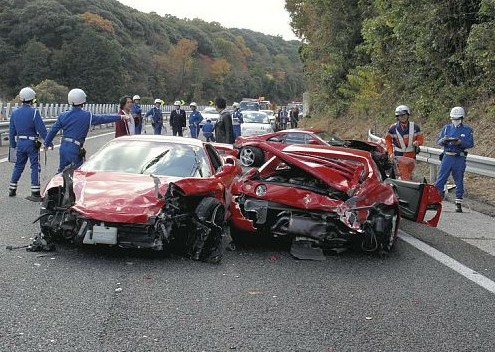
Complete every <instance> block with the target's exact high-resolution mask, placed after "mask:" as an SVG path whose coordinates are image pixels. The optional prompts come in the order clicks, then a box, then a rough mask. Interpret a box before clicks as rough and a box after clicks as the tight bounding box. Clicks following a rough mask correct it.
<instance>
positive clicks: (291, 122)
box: [276, 106, 299, 130]
mask: <svg viewBox="0 0 495 352" xmlns="http://www.w3.org/2000/svg"><path fill="white" fill-rule="evenodd" d="M276 122H277V128H278V129H279V130H285V129H287V127H288V126H290V128H297V125H298V124H299V108H298V107H297V106H294V107H293V108H291V109H290V111H289V110H287V107H286V106H284V107H283V108H280V109H279V110H278V113H277V116H276Z"/></svg>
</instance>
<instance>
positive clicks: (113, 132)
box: [0, 131, 115, 164]
mask: <svg viewBox="0 0 495 352" xmlns="http://www.w3.org/2000/svg"><path fill="white" fill-rule="evenodd" d="M111 134H115V131H112V132H107V133H102V134H98V135H96V136H91V137H87V138H86V140H88V139H94V138H98V137H103V136H108V135H111ZM58 147H60V144H57V145H55V146H54V148H58ZM7 161H8V158H3V159H0V164H1V163H6V162H7Z"/></svg>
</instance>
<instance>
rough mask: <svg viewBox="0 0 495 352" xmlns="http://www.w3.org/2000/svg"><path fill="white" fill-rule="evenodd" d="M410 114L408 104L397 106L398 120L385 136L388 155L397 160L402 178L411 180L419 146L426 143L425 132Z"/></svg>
mask: <svg viewBox="0 0 495 352" xmlns="http://www.w3.org/2000/svg"><path fill="white" fill-rule="evenodd" d="M410 115H411V110H410V109H409V107H408V106H407V105H399V106H397V107H396V108H395V118H396V119H397V122H395V123H394V124H392V125H391V126H390V127H389V129H388V131H387V134H386V136H385V144H386V146H387V152H388V155H389V157H390V159H391V160H392V161H393V162H397V168H398V171H399V174H400V178H401V179H402V180H411V178H412V173H413V171H414V168H415V166H416V163H415V160H416V154H418V153H419V146H421V145H423V143H424V136H423V132H421V129H420V128H419V126H418V125H417V124H416V123H414V122H412V121H409V116H410ZM400 157H406V158H410V159H412V160H408V159H404V158H400ZM409 161H410V162H409ZM396 176H397V175H396Z"/></svg>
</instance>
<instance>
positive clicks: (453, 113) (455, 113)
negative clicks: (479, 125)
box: [450, 106, 466, 120]
mask: <svg viewBox="0 0 495 352" xmlns="http://www.w3.org/2000/svg"><path fill="white" fill-rule="evenodd" d="M464 117H466V112H465V111H464V108H462V107H461V106H456V107H455V108H452V110H450V118H451V119H452V120H459V119H463V118H464Z"/></svg>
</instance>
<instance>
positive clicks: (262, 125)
mask: <svg viewBox="0 0 495 352" xmlns="http://www.w3.org/2000/svg"><path fill="white" fill-rule="evenodd" d="M242 119H243V121H244V123H243V124H241V136H257V135H260V134H265V133H271V132H273V127H272V125H271V123H270V120H269V119H268V115H267V114H266V113H264V112H262V111H249V110H246V111H243V112H242Z"/></svg>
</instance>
